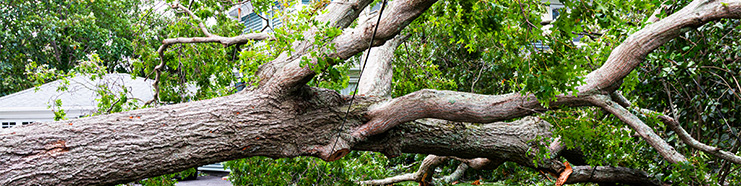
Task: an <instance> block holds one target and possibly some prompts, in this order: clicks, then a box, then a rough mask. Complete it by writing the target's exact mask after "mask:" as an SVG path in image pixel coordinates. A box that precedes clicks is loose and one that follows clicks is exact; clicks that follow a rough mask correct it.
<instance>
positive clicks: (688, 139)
mask: <svg viewBox="0 0 741 186" xmlns="http://www.w3.org/2000/svg"><path fill="white" fill-rule="evenodd" d="M658 118H659V120H661V122H663V123H664V124H666V125H669V128H671V129H672V130H673V131H674V132H675V133H677V136H679V139H682V141H683V142H684V143H686V144H687V145H689V146H690V147H692V148H695V149H698V150H701V151H703V152H706V153H708V154H712V155H713V156H715V157H718V158H721V159H724V160H727V161H730V162H733V163H735V164H740V165H741V157H739V156H736V155H735V154H733V153H731V152H728V151H724V150H721V149H720V148H718V147H713V146H710V145H706V144H704V143H702V142H700V141H697V140H696V139H695V138H692V136H691V135H690V134H689V133H687V131H685V130H684V129H683V128H682V126H680V125H679V123H678V122H677V121H676V120H674V119H673V118H671V117H669V116H666V115H663V114H660V115H659V116H658Z"/></svg>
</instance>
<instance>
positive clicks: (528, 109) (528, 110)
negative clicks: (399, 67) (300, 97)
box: [353, 89, 591, 139]
mask: <svg viewBox="0 0 741 186" xmlns="http://www.w3.org/2000/svg"><path fill="white" fill-rule="evenodd" d="M585 97H586V96H580V97H574V96H558V99H557V101H555V102H552V103H550V108H545V107H543V106H541V104H540V103H539V102H538V100H537V99H536V97H535V96H534V95H521V94H519V93H511V94H505V95H481V94H474V93H464V92H455V91H442V90H430V89H425V90H420V91H417V92H413V93H411V94H408V95H406V96H402V97H398V98H395V99H393V100H391V101H388V102H386V103H382V104H378V105H377V106H374V107H372V108H371V110H370V111H369V112H368V118H370V121H368V123H366V124H365V125H363V126H362V127H360V128H358V129H357V130H356V131H355V132H354V133H353V136H355V137H356V138H358V139H364V138H365V137H368V136H372V135H375V134H379V133H382V132H384V131H386V130H388V129H390V128H392V127H394V126H396V125H399V124H401V123H405V122H409V121H413V120H416V119H420V118H436V119H444V120H450V121H459V122H474V123H489V122H495V121H503V120H507V119H512V118H517V117H522V116H527V115H530V114H533V113H536V112H540V111H545V110H549V109H556V108H560V107H563V106H587V105H591V104H590V103H589V102H588V101H587V100H586V99H584V98H585Z"/></svg>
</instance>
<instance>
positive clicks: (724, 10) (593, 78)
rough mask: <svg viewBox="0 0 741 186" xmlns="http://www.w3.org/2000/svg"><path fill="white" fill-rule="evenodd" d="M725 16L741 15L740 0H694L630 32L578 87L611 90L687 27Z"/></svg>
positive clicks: (608, 91)
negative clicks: (636, 30) (649, 54)
mask: <svg viewBox="0 0 741 186" xmlns="http://www.w3.org/2000/svg"><path fill="white" fill-rule="evenodd" d="M722 18H733V19H739V18H741V2H740V1H736V0H719V1H706V0H695V1H693V2H691V3H690V4H689V5H687V6H685V7H684V8H682V9H681V10H679V11H677V12H675V13H673V14H671V15H669V16H668V17H666V18H664V19H661V20H659V21H657V22H656V23H654V24H650V25H647V26H646V27H644V28H643V29H641V30H639V31H638V32H635V33H633V34H631V35H630V36H629V37H628V38H627V39H625V41H623V43H621V44H620V45H619V46H617V47H616V48H615V49H613V50H612V53H610V56H609V57H608V58H607V61H605V63H604V65H602V67H600V68H599V69H597V70H595V71H592V72H591V73H589V74H588V75H587V76H585V79H584V83H585V84H583V85H581V86H579V87H577V89H578V90H579V92H580V93H581V92H584V91H591V90H606V92H605V93H610V92H612V91H611V90H610V87H615V84H617V83H618V82H620V81H622V79H623V78H624V77H625V76H627V75H628V74H629V73H630V72H631V71H633V69H635V68H636V67H637V66H638V64H640V63H641V62H643V61H644V59H645V58H646V55H648V53H650V52H651V51H653V50H654V49H656V48H658V47H659V46H661V45H663V44H664V43H666V42H668V41H670V40H671V39H674V38H675V37H677V36H678V35H679V34H680V33H683V32H686V31H687V30H688V29H687V28H694V27H698V26H700V25H703V24H705V23H707V22H709V21H713V20H718V19H722ZM603 92H604V91H603Z"/></svg>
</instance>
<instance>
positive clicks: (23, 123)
mask: <svg viewBox="0 0 741 186" xmlns="http://www.w3.org/2000/svg"><path fill="white" fill-rule="evenodd" d="M31 123H33V121H24V122H21V125H28V124H31Z"/></svg>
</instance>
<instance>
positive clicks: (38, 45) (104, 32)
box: [0, 0, 142, 96]
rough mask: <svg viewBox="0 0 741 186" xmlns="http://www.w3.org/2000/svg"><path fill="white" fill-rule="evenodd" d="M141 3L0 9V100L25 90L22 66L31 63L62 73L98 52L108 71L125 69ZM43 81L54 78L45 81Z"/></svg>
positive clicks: (19, 4) (100, 0) (7, 1)
mask: <svg viewBox="0 0 741 186" xmlns="http://www.w3.org/2000/svg"><path fill="white" fill-rule="evenodd" d="M140 3H142V1H137V0H123V1H121V0H97V1H77V0H76V1H61V0H53V1H26V0H22V1H15V0H3V3H1V4H3V8H0V17H3V18H4V19H0V28H3V29H0V43H2V44H0V59H2V60H1V61H0V83H1V85H0V96H3V95H6V94H9V93H13V92H16V91H20V90H23V89H26V88H30V87H31V86H32V84H33V83H34V81H38V80H39V79H36V80H30V79H26V78H24V76H23V73H24V71H25V70H24V69H25V65H26V64H28V63H36V64H38V65H45V66H48V67H49V68H53V69H57V70H60V71H62V72H67V71H69V70H70V69H72V68H73V67H74V66H76V65H77V63H78V61H80V60H83V59H85V56H86V55H89V54H91V53H97V54H98V55H99V56H100V58H102V59H103V61H104V62H105V64H103V66H105V67H107V68H108V69H109V70H110V72H113V71H121V70H124V69H123V68H122V67H123V66H122V65H120V64H122V63H124V61H125V58H124V57H130V56H132V52H133V48H132V46H131V45H130V43H131V41H132V40H134V39H135V38H137V37H138V36H139V35H138V34H136V32H137V30H136V29H134V25H135V23H136V21H137V20H136V19H134V18H133V17H130V16H127V15H128V14H132V13H136V12H138V11H140V9H139V7H140V6H139V5H140ZM45 78H50V79H44V80H42V81H50V80H54V78H53V77H45Z"/></svg>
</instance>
